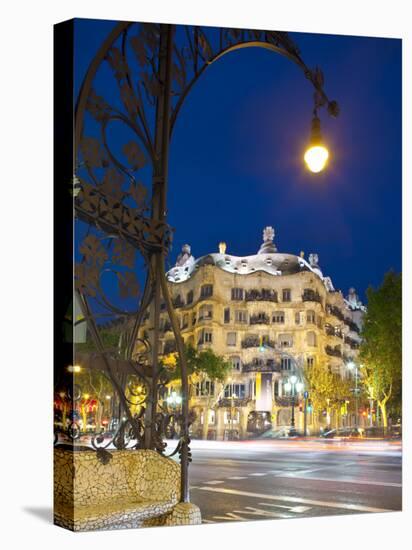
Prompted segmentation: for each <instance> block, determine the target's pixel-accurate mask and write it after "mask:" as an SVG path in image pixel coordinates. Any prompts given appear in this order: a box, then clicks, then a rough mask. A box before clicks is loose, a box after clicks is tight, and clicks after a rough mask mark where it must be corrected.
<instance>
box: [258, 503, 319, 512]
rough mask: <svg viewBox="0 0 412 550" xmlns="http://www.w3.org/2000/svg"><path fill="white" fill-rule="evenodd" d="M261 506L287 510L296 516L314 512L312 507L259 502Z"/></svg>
mask: <svg viewBox="0 0 412 550" xmlns="http://www.w3.org/2000/svg"><path fill="white" fill-rule="evenodd" d="M259 506H274V507H276V508H286V509H287V510H289V511H290V512H294V513H295V514H304V513H305V512H308V511H309V510H312V506H285V505H284V504H273V502H259Z"/></svg>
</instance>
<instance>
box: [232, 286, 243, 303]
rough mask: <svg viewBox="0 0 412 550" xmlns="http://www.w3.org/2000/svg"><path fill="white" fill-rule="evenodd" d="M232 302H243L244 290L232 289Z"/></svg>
mask: <svg viewBox="0 0 412 550" xmlns="http://www.w3.org/2000/svg"><path fill="white" fill-rule="evenodd" d="M232 300H243V288H232Z"/></svg>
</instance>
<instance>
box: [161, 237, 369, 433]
mask: <svg viewBox="0 0 412 550" xmlns="http://www.w3.org/2000/svg"><path fill="white" fill-rule="evenodd" d="M274 236H275V232H274V230H273V228H272V227H266V228H265V229H264V231H263V243H262V245H261V246H260V248H259V250H258V252H257V253H256V254H253V255H251V256H243V257H240V256H234V255H231V254H228V253H227V252H226V244H225V243H220V244H219V252H216V253H212V254H208V255H207V256H202V257H200V258H198V259H195V258H194V257H193V255H192V254H191V249H190V246H189V245H185V246H184V247H183V249H182V252H181V254H179V257H178V259H177V262H176V266H175V267H173V268H172V269H170V271H169V272H168V273H167V279H168V282H169V288H170V293H171V296H172V299H173V303H174V306H175V308H176V310H177V313H178V317H179V321H180V327H181V331H182V336H183V338H184V341H185V342H186V343H188V344H191V345H193V346H194V347H196V348H198V349H205V348H207V347H211V348H212V349H213V350H214V352H215V353H217V354H219V355H222V356H224V357H225V358H226V359H227V360H228V361H230V363H231V364H232V372H231V373H230V376H229V377H228V379H227V380H226V382H225V383H224V384H217V383H215V381H213V380H200V381H198V382H196V384H194V385H193V386H192V387H191V397H190V408H191V409H192V410H193V411H194V412H195V413H196V420H195V422H194V424H193V427H192V431H193V435H194V436H198V437H208V438H211V439H215V438H216V439H224V438H228V437H230V436H233V437H246V436H247V435H250V434H251V433H253V432H256V431H262V430H263V429H264V428H265V427H269V426H270V424H272V425H273V426H274V427H275V426H287V425H290V421H291V406H290V402H291V400H290V390H289V387H288V385H287V382H288V380H289V377H290V376H291V375H292V374H295V375H296V376H297V378H298V380H301V379H302V378H303V377H302V373H303V369H304V368H310V367H311V366H313V365H314V364H316V363H318V362H320V364H322V365H324V366H325V368H330V369H331V370H332V371H333V372H336V373H339V374H340V375H341V376H347V368H346V367H345V363H346V362H348V361H350V360H353V359H356V356H357V353H358V351H357V350H358V347H359V343H360V336H359V332H360V328H361V324H362V316H363V313H364V311H365V308H364V306H363V305H362V304H361V302H359V300H358V297H357V295H356V293H355V291H354V289H350V291H349V296H348V297H347V298H346V299H345V298H344V297H343V295H342V293H341V292H340V291H338V290H335V289H334V287H333V284H332V281H331V279H330V278H329V277H325V276H324V275H323V273H322V271H321V269H320V267H319V258H318V255H317V254H310V255H309V258H308V260H306V259H305V258H304V254H303V253H301V254H300V256H296V255H294V254H286V253H282V252H278V250H277V248H276V246H275V243H274ZM161 328H162V352H163V353H164V354H168V353H170V352H172V351H174V350H175V342H174V338H173V333H172V331H171V326H170V322H169V320H168V318H167V316H166V314H164V318H162V320H161ZM285 385H286V387H285ZM301 400H302V391H301V392H298V394H297V396H296V405H297V406H296V409H295V411H296V413H295V417H296V426H297V427H298V428H301V427H302V424H303V413H302V412H299V403H300V402H301ZM310 422H311V418H309V425H310Z"/></svg>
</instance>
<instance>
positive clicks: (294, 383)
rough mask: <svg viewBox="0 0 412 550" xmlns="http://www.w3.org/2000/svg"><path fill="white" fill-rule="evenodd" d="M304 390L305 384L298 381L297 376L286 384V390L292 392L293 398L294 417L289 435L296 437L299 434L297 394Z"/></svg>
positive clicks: (291, 377) (290, 378)
mask: <svg viewBox="0 0 412 550" xmlns="http://www.w3.org/2000/svg"><path fill="white" fill-rule="evenodd" d="M302 389H303V383H302V382H300V381H298V377H297V376H296V375H295V374H292V376H290V377H289V381H288V382H286V384H285V390H286V391H287V392H290V394H291V397H292V416H291V420H290V430H289V435H290V436H294V435H296V434H297V431H296V428H295V397H296V393H299V392H301V391H302Z"/></svg>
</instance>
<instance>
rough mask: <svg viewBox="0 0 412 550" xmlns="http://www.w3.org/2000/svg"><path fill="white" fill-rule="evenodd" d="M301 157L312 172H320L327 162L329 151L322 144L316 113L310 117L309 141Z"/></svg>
mask: <svg viewBox="0 0 412 550" xmlns="http://www.w3.org/2000/svg"><path fill="white" fill-rule="evenodd" d="M303 158H304V160H305V162H306V166H307V167H308V168H309V170H310V171H311V172H313V173H314V174H317V173H319V172H322V170H323V169H324V168H325V166H326V164H327V162H328V158H329V151H328V150H327V148H326V147H325V146H324V144H323V140H322V133H321V130H320V120H319V117H318V116H317V114H315V115H314V117H313V119H312V128H311V134H310V142H309V146H308V148H307V149H306V152H305V155H304V157H303Z"/></svg>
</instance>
